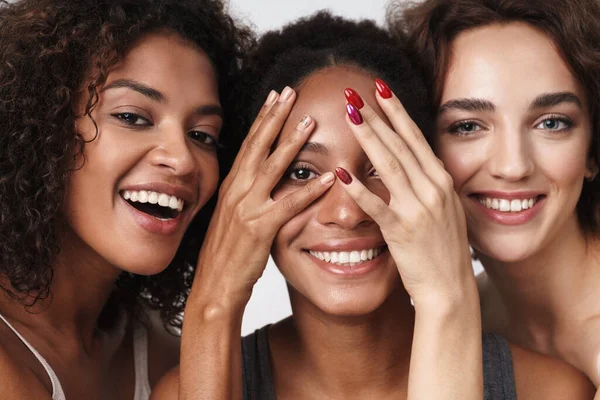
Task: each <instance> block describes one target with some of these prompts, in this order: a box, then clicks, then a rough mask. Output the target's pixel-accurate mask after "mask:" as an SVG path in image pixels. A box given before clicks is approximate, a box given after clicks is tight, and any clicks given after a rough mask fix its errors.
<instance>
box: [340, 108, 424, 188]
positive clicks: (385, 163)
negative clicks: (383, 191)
mask: <svg viewBox="0 0 600 400" xmlns="http://www.w3.org/2000/svg"><path fill="white" fill-rule="evenodd" d="M346 110H347V116H346V120H347V122H348V124H349V126H350V129H351V130H352V133H353V134H354V137H355V138H356V140H357V141H358V143H359V144H360V146H361V147H362V148H363V150H364V151H365V153H366V154H367V157H369V160H371V163H372V164H373V167H375V169H376V170H377V172H378V173H379V176H380V178H381V180H382V181H383V183H384V185H385V186H386V187H387V188H388V190H389V191H390V194H391V195H392V196H394V197H398V198H400V197H402V196H407V195H410V194H411V193H412V195H413V196H414V195H415V193H414V190H413V188H412V187H411V185H410V182H409V179H408V176H407V175H406V172H405V171H404V168H403V166H402V163H401V162H400V160H398V158H397V157H396V156H395V155H394V154H393V153H392V152H391V151H390V149H389V148H388V147H387V146H386V145H385V144H384V143H383V141H382V140H381V138H380V137H379V136H378V135H377V133H376V132H375V131H374V130H373V129H372V128H371V126H370V125H369V124H368V123H365V122H364V120H363V117H362V115H361V113H360V111H358V109H357V108H356V107H354V106H353V105H352V104H347V105H346Z"/></svg>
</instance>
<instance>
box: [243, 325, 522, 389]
mask: <svg viewBox="0 0 600 400" xmlns="http://www.w3.org/2000/svg"><path fill="white" fill-rule="evenodd" d="M268 329H269V325H266V326H264V327H262V328H260V329H258V330H257V331H255V332H254V333H252V334H250V335H248V336H246V337H244V338H242V359H243V365H242V374H243V384H244V400H276V399H277V398H276V397H275V387H274V385H273V376H272V375H271V360H270V358H271V354H270V350H269V340H268ZM482 346H483V393H484V400H516V398H517V394H516V392H517V390H516V388H515V378H514V374H513V363H512V356H511V354H510V348H509V347H508V343H507V342H506V340H505V339H504V338H503V337H501V336H498V335H495V334H491V333H484V334H483V336H482Z"/></svg>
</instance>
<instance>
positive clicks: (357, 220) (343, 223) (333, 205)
mask: <svg viewBox="0 0 600 400" xmlns="http://www.w3.org/2000/svg"><path fill="white" fill-rule="evenodd" d="M319 203H320V208H319V212H318V215H317V221H318V222H319V223H320V224H322V225H328V226H331V227H338V228H341V229H344V230H353V229H356V228H358V227H359V226H366V225H369V224H371V223H373V220H372V219H371V217H369V215H368V214H366V213H365V212H364V211H363V210H362V208H360V207H359V206H358V204H356V202H355V201H354V200H353V199H352V197H350V196H349V195H348V193H347V192H346V191H345V190H344V188H342V187H341V183H340V182H337V183H335V184H334V185H333V187H331V189H329V191H328V192H326V193H325V194H324V195H323V197H321V199H320V201H319Z"/></svg>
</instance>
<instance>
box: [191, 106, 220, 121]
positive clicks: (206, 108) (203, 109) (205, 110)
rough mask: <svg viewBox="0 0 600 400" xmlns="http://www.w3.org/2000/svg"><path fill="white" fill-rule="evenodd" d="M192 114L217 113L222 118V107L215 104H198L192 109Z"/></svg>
mask: <svg viewBox="0 0 600 400" xmlns="http://www.w3.org/2000/svg"><path fill="white" fill-rule="evenodd" d="M194 114H196V115H198V116H205V115H217V116H219V117H221V118H223V116H224V112H223V107H221V106H219V105H217V104H211V105H206V106H200V107H198V108H196V110H195V111H194Z"/></svg>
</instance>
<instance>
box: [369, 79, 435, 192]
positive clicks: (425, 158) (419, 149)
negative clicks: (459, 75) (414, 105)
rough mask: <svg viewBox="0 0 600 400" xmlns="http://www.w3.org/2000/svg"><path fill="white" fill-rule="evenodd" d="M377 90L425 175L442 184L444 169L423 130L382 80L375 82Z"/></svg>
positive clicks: (396, 127) (387, 114) (397, 130)
mask: <svg viewBox="0 0 600 400" xmlns="http://www.w3.org/2000/svg"><path fill="white" fill-rule="evenodd" d="M375 86H376V88H377V96H375V97H376V99H377V103H379V106H380V107H381V109H382V110H383V112H384V113H385V115H386V116H387V117H388V119H389V120H390V122H391V123H392V126H393V127H394V130H395V131H396V132H397V133H398V134H399V135H400V136H401V137H402V139H403V140H404V141H405V142H406V144H407V145H408V147H409V148H410V149H411V151H412V153H413V154H414V155H415V158H416V159H417V161H418V162H419V164H420V165H421V166H422V168H423V170H424V171H425V173H426V174H427V175H428V176H429V177H430V178H431V179H432V180H433V181H434V182H435V183H436V184H442V182H443V179H444V177H443V174H442V173H441V172H442V170H443V167H442V166H441V163H440V161H439V159H438V158H437V157H436V155H435V153H434V152H433V150H432V149H431V146H430V145H429V143H427V139H426V138H425V136H424V135H423V132H421V129H419V127H418V126H417V124H415V122H414V121H413V120H412V118H411V117H410V115H408V112H407V111H406V109H405V108H404V106H403V105H402V103H401V102H400V99H398V97H396V95H394V93H393V92H392V91H391V90H390V88H389V87H388V86H387V85H386V83H385V82H383V81H382V80H381V79H376V80H375Z"/></svg>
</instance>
